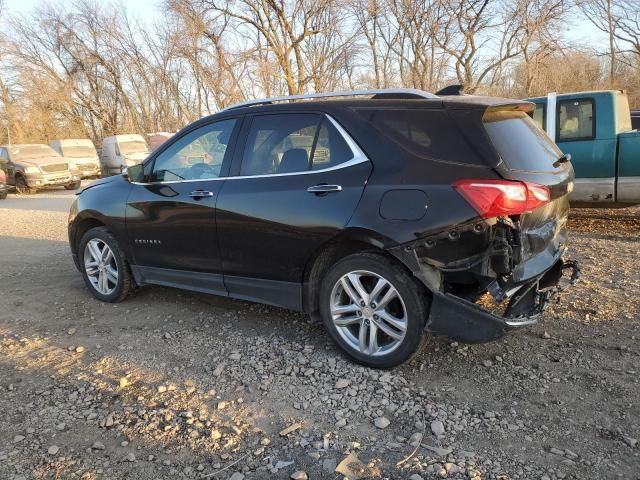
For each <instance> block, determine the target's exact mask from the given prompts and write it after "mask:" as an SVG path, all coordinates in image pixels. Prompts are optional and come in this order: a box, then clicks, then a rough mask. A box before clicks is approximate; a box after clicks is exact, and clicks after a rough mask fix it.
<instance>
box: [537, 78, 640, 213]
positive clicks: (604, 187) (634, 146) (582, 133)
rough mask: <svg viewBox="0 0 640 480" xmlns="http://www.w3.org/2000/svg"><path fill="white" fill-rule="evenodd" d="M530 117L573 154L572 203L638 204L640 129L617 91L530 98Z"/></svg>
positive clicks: (596, 204) (565, 151)
mask: <svg viewBox="0 0 640 480" xmlns="http://www.w3.org/2000/svg"><path fill="white" fill-rule="evenodd" d="M529 100H530V101H532V102H534V103H535V104H536V109H535V111H534V113H533V119H534V121H535V122H536V124H537V125H538V126H539V127H541V128H543V129H544V130H545V131H546V132H547V134H548V135H549V136H550V137H551V139H552V140H554V141H555V142H556V144H557V145H558V147H559V148H560V150H562V151H563V152H564V153H566V154H569V155H571V163H572V164H573V168H574V169H575V172H576V186H575V190H574V192H573V194H572V195H571V202H572V203H575V204H585V205H591V206H602V207H611V206H625V205H634V204H638V203H640V132H638V131H637V130H634V127H633V126H632V123H631V113H630V109H629V101H628V99H627V95H626V94H625V93H624V91H621V90H603V91H593V92H576V93H564V94H558V95H555V94H550V96H549V97H537V98H531V99H529Z"/></svg>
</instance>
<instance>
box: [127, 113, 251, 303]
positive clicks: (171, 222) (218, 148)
mask: <svg viewBox="0 0 640 480" xmlns="http://www.w3.org/2000/svg"><path fill="white" fill-rule="evenodd" d="M238 123H239V122H238V121H237V120H235V119H227V120H221V121H218V122H214V123H210V124H207V125H204V126H201V127H199V128H196V129H194V130H192V131H190V132H187V133H186V134H184V135H182V136H181V137H178V138H177V139H176V140H175V141H173V142H171V143H170V144H168V145H166V147H165V148H163V149H162V150H161V151H159V153H158V154H157V155H156V156H155V157H154V159H153V160H152V161H153V163H152V165H151V166H150V171H149V176H148V179H147V180H148V181H146V182H144V183H138V184H134V185H133V187H132V189H131V193H130V195H129V198H128V201H127V219H126V222H127V236H128V240H129V248H130V249H131V252H132V253H133V257H134V260H135V268H136V269H137V272H138V273H139V274H140V275H141V276H142V280H143V281H146V282H148V283H157V284H163V285H170V286H183V287H187V288H190V289H194V290H199V291H206V292H212V293H224V292H225V290H224V285H223V282H222V269H221V261H220V252H219V248H218V239H217V235H216V229H215V217H216V202H217V200H218V194H219V192H220V190H221V188H222V184H223V181H224V180H223V176H224V175H225V172H226V170H228V167H229V162H230V159H231V156H232V152H231V146H232V145H233V142H234V138H235V137H234V135H235V132H236V131H237V125H238Z"/></svg>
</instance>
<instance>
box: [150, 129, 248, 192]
mask: <svg viewBox="0 0 640 480" xmlns="http://www.w3.org/2000/svg"><path fill="white" fill-rule="evenodd" d="M235 124H236V120H233V119H230V120H222V121H220V122H216V123H212V124H210V125H205V126H204V127H200V128H198V129H196V130H194V131H192V132H191V133H188V134H187V135H185V136H183V137H181V138H180V139H178V140H177V141H176V142H175V143H173V144H172V145H171V146H169V147H168V148H167V149H166V150H164V151H163V152H162V153H160V154H159V155H158V156H157V157H156V160H155V162H154V165H153V172H152V174H151V181H153V182H170V181H181V180H206V179H211V178H218V177H219V176H220V171H221V169H222V163H223V161H224V158H225V155H226V153H227V147H228V144H229V141H230V139H231V134H232V132H233V129H234V127H235Z"/></svg>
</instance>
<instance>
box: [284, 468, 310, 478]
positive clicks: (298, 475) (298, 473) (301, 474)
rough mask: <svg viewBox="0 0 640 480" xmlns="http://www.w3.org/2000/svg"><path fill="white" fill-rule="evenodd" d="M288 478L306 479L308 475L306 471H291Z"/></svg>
mask: <svg viewBox="0 0 640 480" xmlns="http://www.w3.org/2000/svg"><path fill="white" fill-rule="evenodd" d="M289 478H291V480H308V478H309V476H308V475H307V472H304V471H302V470H298V471H296V472H293V473H292V474H291V477H289Z"/></svg>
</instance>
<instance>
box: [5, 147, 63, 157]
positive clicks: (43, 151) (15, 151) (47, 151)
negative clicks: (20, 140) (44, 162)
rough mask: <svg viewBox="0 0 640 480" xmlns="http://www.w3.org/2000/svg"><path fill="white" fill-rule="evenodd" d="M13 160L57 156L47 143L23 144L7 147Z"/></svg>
mask: <svg viewBox="0 0 640 480" xmlns="http://www.w3.org/2000/svg"><path fill="white" fill-rule="evenodd" d="M9 153H10V154H11V158H12V159H13V160H29V159H30V158H45V157H59V156H60V155H58V152H56V151H55V150H54V149H53V148H51V147H48V146H47V145H23V146H16V147H9Z"/></svg>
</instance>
